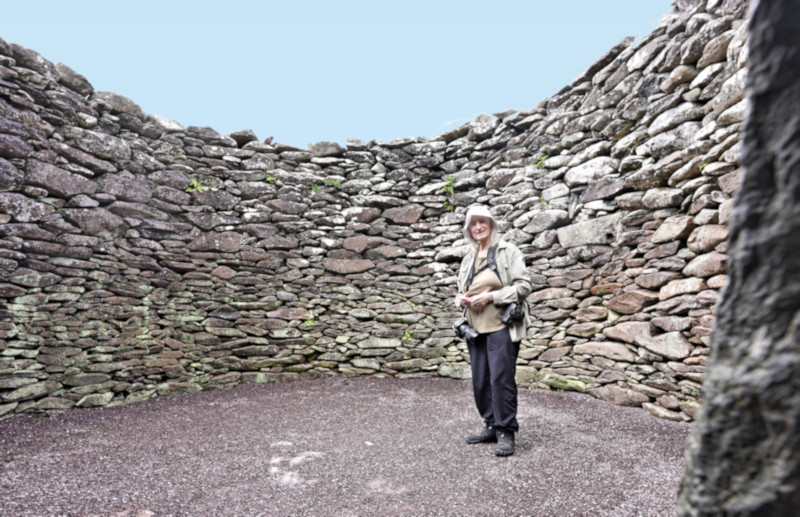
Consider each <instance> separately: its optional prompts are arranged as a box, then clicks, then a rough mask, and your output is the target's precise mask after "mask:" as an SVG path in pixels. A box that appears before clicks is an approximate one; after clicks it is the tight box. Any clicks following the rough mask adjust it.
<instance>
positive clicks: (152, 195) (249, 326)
mask: <svg viewBox="0 0 800 517" xmlns="http://www.w3.org/2000/svg"><path fill="white" fill-rule="evenodd" d="M745 16H746V2H740V1H731V0H723V1H720V0H709V1H707V2H706V1H699V2H696V1H695V2H690V1H685V2H676V8H675V10H674V11H673V12H672V13H670V14H669V15H667V16H665V17H664V19H663V21H662V23H661V24H660V26H659V27H658V28H657V29H656V30H655V31H654V32H653V33H652V34H650V35H649V36H647V37H645V38H644V39H643V40H642V41H641V42H639V43H637V44H635V45H633V40H632V38H629V39H626V40H623V41H622V42H620V43H619V44H618V45H617V46H615V47H614V48H613V49H611V50H610V51H609V52H608V53H606V54H605V55H604V56H603V57H602V58H601V59H600V60H599V61H597V62H596V63H594V64H593V65H592V66H590V67H589V68H588V69H587V70H586V71H585V72H583V73H582V74H580V76H579V77H578V78H576V80H575V81H574V82H573V83H572V84H571V85H569V86H567V87H565V88H564V89H563V90H561V91H560V92H558V93H557V94H556V95H554V96H553V97H551V98H549V99H545V100H543V101H541V102H540V103H539V105H538V106H537V107H536V108H534V109H531V110H527V111H523V112H514V111H509V112H506V113H499V114H495V115H494V116H488V115H482V116H479V117H478V118H477V119H476V120H474V121H473V122H471V123H469V124H466V125H464V126H462V127H459V128H457V129H454V130H452V131H449V132H447V133H444V134H442V135H440V136H438V137H436V138H433V139H430V140H427V139H422V138H407V139H398V140H393V141H391V142H375V141H372V142H362V141H356V140H350V141H348V142H347V145H346V147H341V146H340V145H338V144H335V143H327V142H320V143H317V144H312V145H310V146H309V147H308V149H298V148H295V147H291V146H289V145H285V144H280V143H273V142H272V141H271V139H267V140H266V141H263V142H260V141H258V139H257V137H256V136H255V135H254V134H253V133H252V132H251V131H248V130H244V131H239V132H236V133H232V134H229V135H224V136H223V135H220V134H218V133H217V132H216V131H214V130H213V129H211V128H207V127H183V126H181V125H180V124H179V123H177V122H175V121H172V120H166V119H163V118H161V117H158V116H154V115H148V114H145V113H144V112H143V110H142V109H141V108H140V107H139V106H138V105H136V104H135V103H134V102H132V101H131V100H129V99H126V98H124V97H121V96H119V95H116V94H113V93H109V92H96V91H94V89H93V88H92V86H91V84H90V83H89V81H87V80H86V78H84V77H83V76H81V75H79V74H78V73H76V72H74V71H73V70H71V69H70V68H69V67H67V66H65V65H63V64H60V63H59V64H55V65H54V64H52V63H50V62H49V61H47V60H46V59H44V58H43V57H41V56H39V55H38V54H37V53H35V52H33V51H31V50H29V49H26V48H23V47H21V46H19V45H15V44H8V43H6V42H5V41H3V40H0V417H2V416H6V417H7V416H9V415H12V414H15V413H21V412H35V411H44V410H63V409H68V408H73V407H93V406H105V405H113V404H119V403H123V402H132V401H138V400H143V399H147V398H149V397H153V396H157V395H165V394H170V393H178V392H187V391H198V390H202V389H211V388H218V387H226V386H233V385H236V384H238V383H250V382H269V381H283V380H289V379H311V378H319V377H325V376H331V375H372V376H394V377H420V376H437V375H439V376H447V377H456V378H467V377H469V366H468V356H467V352H466V347H465V345H464V343H463V342H462V341H460V340H457V339H456V338H455V337H454V335H453V333H452V331H451V330H450V325H451V323H452V321H453V320H454V319H455V318H456V317H457V316H458V312H456V311H455V307H454V305H453V303H452V299H453V297H454V294H455V274H456V271H457V268H458V264H459V261H460V258H461V257H462V256H463V254H464V252H465V249H464V246H463V245H464V241H463V239H462V238H461V237H460V229H461V226H462V224H463V220H464V213H465V210H466V207H467V206H469V205H470V204H473V203H485V204H488V205H490V206H491V209H492V211H493V213H494V214H496V215H497V216H498V218H499V219H501V220H502V221H504V225H505V226H506V230H507V236H508V238H510V239H512V240H514V241H515V242H517V243H518V245H519V246H520V248H521V249H522V251H523V253H524V254H525V256H526V259H527V264H528V266H529V269H530V271H531V273H532V275H533V279H534V284H535V290H534V292H533V294H532V295H531V297H530V299H529V300H530V302H531V315H532V319H533V326H532V327H531V330H530V335H529V337H528V338H527V339H526V340H525V341H524V342H523V344H522V348H521V352H520V359H519V365H518V380H519V382H520V384H522V385H524V386H528V385H530V386H535V387H539V388H548V389H568V390H578V391H581V392H587V393H589V394H591V395H593V396H595V397H599V398H601V399H604V400H607V401H609V402H612V403H615V404H625V405H634V406H642V407H644V408H645V409H646V410H647V411H649V412H651V413H653V414H655V415H658V416H661V417H665V418H672V419H676V420H681V419H682V420H690V419H692V418H693V416H694V414H695V412H696V409H697V407H698V405H697V400H698V399H699V397H700V396H701V393H700V389H701V388H700V383H701V381H702V378H703V374H704V369H705V364H706V358H707V355H708V344H709V343H708V336H709V333H710V328H711V325H712V321H713V315H714V306H715V303H716V300H717V297H718V293H719V290H720V288H722V287H723V286H724V285H725V283H726V280H727V277H726V255H725V251H726V237H727V221H728V216H729V213H730V209H731V195H732V194H733V193H734V191H735V189H736V187H737V183H738V177H739V132H740V128H741V123H742V120H743V117H744V112H745V101H744V100H743V84H744V75H745V70H746V63H747V51H746V45H745V43H746V27H745V24H744V18H745Z"/></svg>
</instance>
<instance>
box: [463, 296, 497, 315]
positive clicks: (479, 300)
mask: <svg viewBox="0 0 800 517" xmlns="http://www.w3.org/2000/svg"><path fill="white" fill-rule="evenodd" d="M469 300H470V304H469V307H470V309H475V310H476V311H479V310H481V309H483V308H484V307H486V306H487V305H489V304H490V303H494V296H493V295H492V293H483V294H476V295H475V296H470V298H469Z"/></svg>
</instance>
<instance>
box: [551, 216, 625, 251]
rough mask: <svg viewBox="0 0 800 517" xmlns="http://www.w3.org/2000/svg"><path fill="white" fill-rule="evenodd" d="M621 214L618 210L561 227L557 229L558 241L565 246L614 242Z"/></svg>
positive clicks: (618, 229) (618, 231)
mask: <svg viewBox="0 0 800 517" xmlns="http://www.w3.org/2000/svg"><path fill="white" fill-rule="evenodd" d="M623 216H624V214H623V213H621V212H618V213H616V214H612V215H607V216H603V217H598V218H596V219H591V220H589V221H583V222H579V223H575V224H570V225H568V226H564V227H561V228H559V229H558V230H557V231H558V241H559V242H560V243H561V245H562V246H563V247H565V248H574V247H576V246H584V245H587V244H608V243H611V242H614V241H615V240H616V239H617V235H618V234H619V233H620V231H621V228H620V221H621V220H622V217H623Z"/></svg>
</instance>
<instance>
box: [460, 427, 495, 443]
mask: <svg viewBox="0 0 800 517" xmlns="http://www.w3.org/2000/svg"><path fill="white" fill-rule="evenodd" d="M496 441H497V433H496V431H495V429H494V427H492V426H490V425H487V426H486V428H485V429H484V430H483V431H481V432H480V433H476V434H471V435H469V436H467V443H469V444H473V443H490V442H496Z"/></svg>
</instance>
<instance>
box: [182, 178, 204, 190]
mask: <svg viewBox="0 0 800 517" xmlns="http://www.w3.org/2000/svg"><path fill="white" fill-rule="evenodd" d="M206 188H208V185H203V184H202V183H200V182H199V181H197V180H196V179H195V178H192V181H190V182H189V186H188V187H187V188H186V192H200V193H202V192H203V189H206Z"/></svg>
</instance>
